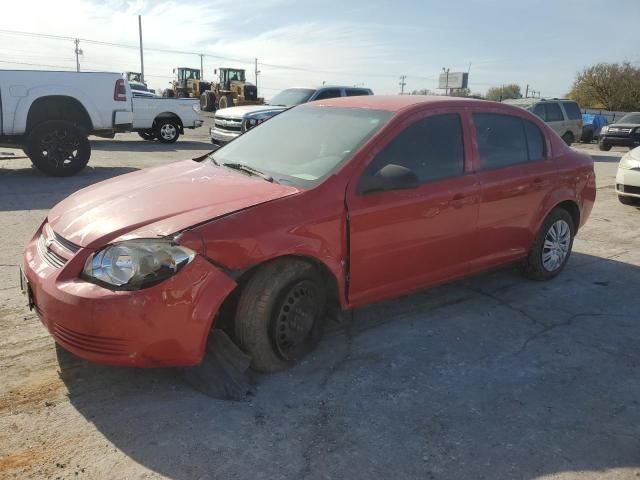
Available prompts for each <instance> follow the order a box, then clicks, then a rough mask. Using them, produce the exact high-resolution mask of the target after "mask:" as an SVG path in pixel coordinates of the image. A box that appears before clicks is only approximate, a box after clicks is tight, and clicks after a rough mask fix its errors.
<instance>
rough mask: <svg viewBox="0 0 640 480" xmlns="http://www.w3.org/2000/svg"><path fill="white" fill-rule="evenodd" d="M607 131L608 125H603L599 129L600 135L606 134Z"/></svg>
mask: <svg viewBox="0 0 640 480" xmlns="http://www.w3.org/2000/svg"><path fill="white" fill-rule="evenodd" d="M608 131H609V125H605V126H604V127H602V128H601V129H600V133H607V132H608Z"/></svg>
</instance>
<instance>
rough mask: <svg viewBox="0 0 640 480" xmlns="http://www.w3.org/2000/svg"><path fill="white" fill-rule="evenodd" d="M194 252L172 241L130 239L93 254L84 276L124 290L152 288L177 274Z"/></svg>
mask: <svg viewBox="0 0 640 480" xmlns="http://www.w3.org/2000/svg"><path fill="white" fill-rule="evenodd" d="M194 257H195V252H194V251H193V250H190V249H188V248H185V247H182V246H180V245H176V244H175V243H173V242H171V241H169V240H154V239H149V240H146V239H142V240H127V241H124V242H119V243H114V244H113V245H108V246H107V247H105V248H103V249H102V250H98V251H97V252H94V253H92V254H91V255H90V256H89V258H87V261H86V262H85V265H84V270H83V271H82V276H83V277H84V278H85V279H87V280H90V281H94V282H95V283H98V284H104V285H107V286H113V287H117V288H119V289H123V290H137V289H140V288H146V287H150V286H152V285H155V284H157V283H159V282H161V281H163V280H165V279H167V278H169V277H171V276H173V275H175V274H176V273H178V272H179V271H180V269H181V268H182V267H184V266H185V265H187V264H188V263H189V262H191V260H193V258H194Z"/></svg>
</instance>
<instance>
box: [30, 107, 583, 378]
mask: <svg viewBox="0 0 640 480" xmlns="http://www.w3.org/2000/svg"><path fill="white" fill-rule="evenodd" d="M594 200H595V177H594V172H593V163H592V160H591V158H590V157H589V156H586V155H583V154H580V153H577V152H575V151H572V150H571V149H570V148H568V147H567V146H566V145H565V143H564V142H563V141H562V139H561V138H560V137H558V136H557V135H556V134H555V133H554V132H553V131H552V130H551V129H549V128H548V127H547V126H546V125H545V124H544V123H543V122H542V121H540V120H539V119H538V118H537V117H535V116H533V115H532V114H530V113H528V112H526V111H524V110H522V109H519V108H516V107H511V106H508V105H504V104H497V103H492V102H485V101H475V100H468V99H454V98H448V97H419V96H393V97H392V96H388V97H384V96H363V97H351V98H341V99H332V100H327V101H322V102H314V103H311V104H307V105H303V106H300V107H296V108H294V109H292V110H290V111H288V112H286V113H283V114H281V115H278V116H277V117H275V118H273V119H271V120H269V121H268V122H265V123H264V124H263V125H261V126H260V127H257V128H255V129H252V130H251V131H249V132H248V133H247V134H245V135H243V136H241V137H239V138H238V139H236V140H235V141H233V142H232V143H230V144H229V145H227V146H225V147H223V148H221V149H219V150H217V151H215V152H214V153H212V154H209V155H207V156H204V157H202V158H198V159H195V161H194V160H188V161H184V162H179V163H174V164H171V165H167V166H161V167H158V168H153V169H148V170H143V171H139V172H135V173H130V174H128V175H123V176H121V177H118V178H114V179H111V180H108V181H105V182H102V183H99V184H96V185H93V186H91V187H88V188H86V189H84V190H81V191H79V192H77V193H75V194H73V195H71V196H70V197H68V198H67V199H65V200H64V201H62V202H61V203H59V204H58V205H56V206H55V207H54V208H53V209H52V210H51V212H50V213H49V215H48V216H47V219H46V220H45V222H44V223H43V224H42V226H41V227H40V228H39V229H38V231H37V232H36V233H35V235H34V237H33V239H32V240H31V241H30V242H29V244H28V245H27V247H26V251H25V254H24V261H23V271H24V276H25V278H24V288H25V290H26V291H27V293H28V295H29V302H30V305H31V306H32V307H33V308H35V310H36V311H37V313H38V314H39V315H40V318H41V319H42V321H43V323H44V325H46V327H47V328H48V330H49V331H50V332H51V334H52V335H53V337H54V338H55V340H56V341H57V342H58V343H59V344H60V345H61V346H63V347H64V348H65V349H67V350H69V351H71V352H73V353H75V354H76V355H78V356H80V357H83V358H85V359H88V360H92V361H95V362H100V363H107V364H113V365H132V366H144V367H150V366H187V365H195V364H198V363H199V362H201V360H202V358H203V355H204V354H205V345H206V343H207V338H208V336H209V332H210V331H211V329H212V328H224V329H225V331H227V332H228V333H229V334H230V336H231V338H232V339H233V340H234V341H235V342H236V344H237V345H238V346H239V347H240V348H241V349H242V350H243V351H244V352H246V353H247V354H248V355H250V357H251V359H252V360H251V362H252V366H253V368H255V369H257V370H260V371H276V370H280V369H283V368H286V367H287V366H289V365H291V364H293V363H295V362H296V361H298V360H299V359H300V358H301V357H302V356H304V355H305V354H306V353H308V352H309V351H310V350H311V349H312V348H313V347H314V345H315V344H316V343H317V342H318V340H319V337H320V334H321V332H322V324H323V321H324V319H325V317H326V316H327V315H328V314H329V313H330V311H331V310H332V309H336V308H341V309H349V308H353V307H357V306H360V305H364V304H367V303H371V302H378V301H380V300H384V299H389V298H393V297H397V296H399V295H404V294H407V293H409V292H413V291H416V290H420V289H424V288H426V287H429V286H432V285H436V284H440V283H443V282H449V281H451V280H453V279H456V278H460V277H463V276H466V275H471V274H474V273H477V272H480V271H482V270H486V269H489V268H493V267H497V266H499V265H504V264H507V263H511V262H520V263H521V264H522V266H523V271H524V272H525V274H526V275H527V276H529V277H531V278H534V279H540V280H546V279H550V278H553V277H554V276H555V275H557V274H558V273H559V272H560V271H561V270H562V268H563V267H564V266H565V264H566V262H567V260H568V258H569V255H570V253H571V247H572V243H573V238H574V235H575V234H576V233H577V232H578V230H579V228H580V227H581V226H582V225H583V224H584V223H585V221H586V220H587V218H588V216H589V214H590V212H591V209H592V206H593V203H594Z"/></svg>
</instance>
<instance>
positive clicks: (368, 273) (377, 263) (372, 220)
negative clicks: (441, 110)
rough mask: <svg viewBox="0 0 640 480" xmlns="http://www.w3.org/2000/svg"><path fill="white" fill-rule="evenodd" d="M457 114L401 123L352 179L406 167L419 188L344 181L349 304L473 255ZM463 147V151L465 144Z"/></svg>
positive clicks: (435, 277)
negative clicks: (369, 187) (366, 186)
mask: <svg viewBox="0 0 640 480" xmlns="http://www.w3.org/2000/svg"><path fill="white" fill-rule="evenodd" d="M462 124H463V122H462V118H461V116H460V115H459V114H458V113H454V114H451V113H446V114H437V113H431V114H428V115H422V116H421V117H420V116H419V117H418V118H414V119H412V120H410V121H407V122H405V124H404V125H403V126H402V129H401V131H400V133H399V134H398V135H396V136H395V137H394V138H393V139H392V140H391V141H390V142H389V143H387V144H386V146H384V147H383V149H382V150H381V151H380V152H379V153H378V154H377V155H375V157H374V158H373V159H372V160H371V162H370V163H369V165H368V166H367V168H366V170H365V171H364V173H363V174H362V176H361V177H360V178H359V179H356V180H357V182H356V183H358V184H362V178H364V177H366V176H371V175H376V173H377V172H379V171H380V170H381V169H382V168H384V167H385V166H387V165H399V166H402V167H406V168H408V169H410V170H411V171H412V172H414V173H415V175H416V176H417V177H418V182H419V185H418V186H417V187H415V188H409V189H395V190H394V189H390V190H386V191H385V190H383V191H373V192H367V193H362V192H358V189H357V188H353V187H355V185H354V186H350V188H349V192H348V194H347V207H348V212H349V233H350V236H349V245H350V256H349V277H350V278H349V290H348V295H349V302H350V303H351V304H353V305H356V304H363V303H368V302H371V301H376V300H381V299H384V298H391V297H394V296H398V295H401V294H404V293H408V292H410V291H412V290H416V289H419V288H423V287H425V286H428V285H430V284H433V283H437V282H439V281H442V280H443V279H446V278H447V277H448V276H450V275H452V274H453V273H454V272H456V271H458V270H460V267H461V266H462V265H463V264H464V263H465V262H468V261H469V260H470V258H471V256H472V250H473V248H472V245H473V234H474V232H475V228H476V219H477V214H478V183H477V179H476V175H475V174H473V173H472V171H471V147H470V144H468V143H467V145H465V141H464V138H465V136H464V135H463V127H462ZM465 146H466V147H467V148H465Z"/></svg>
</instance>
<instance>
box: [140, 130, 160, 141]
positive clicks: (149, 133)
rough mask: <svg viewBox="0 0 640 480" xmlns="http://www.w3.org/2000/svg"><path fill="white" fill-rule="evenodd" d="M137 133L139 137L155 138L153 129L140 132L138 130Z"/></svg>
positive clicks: (144, 138) (151, 139)
mask: <svg viewBox="0 0 640 480" xmlns="http://www.w3.org/2000/svg"><path fill="white" fill-rule="evenodd" d="M138 135H140V138H142V139H143V140H149V141H153V140H155V139H156V132H154V131H153V130H143V131H141V132H138Z"/></svg>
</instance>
